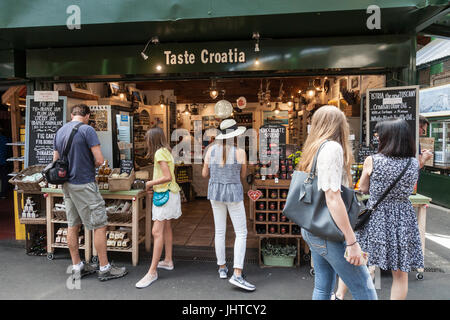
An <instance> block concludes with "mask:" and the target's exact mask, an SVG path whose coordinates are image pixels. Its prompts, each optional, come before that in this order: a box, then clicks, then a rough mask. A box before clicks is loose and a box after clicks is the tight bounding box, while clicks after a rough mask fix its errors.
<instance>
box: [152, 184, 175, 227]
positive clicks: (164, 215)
mask: <svg viewBox="0 0 450 320" xmlns="http://www.w3.org/2000/svg"><path fill="white" fill-rule="evenodd" d="M179 217H181V198H180V193H179V192H177V193H173V192H171V191H170V192H169V200H168V201H167V202H166V203H165V204H164V205H162V206H160V207H157V206H155V205H154V204H153V205H152V220H153V221H155V220H159V221H162V220H170V219H178V218H179Z"/></svg>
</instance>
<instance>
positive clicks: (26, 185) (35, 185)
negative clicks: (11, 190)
mask: <svg viewBox="0 0 450 320" xmlns="http://www.w3.org/2000/svg"><path fill="white" fill-rule="evenodd" d="M44 169H45V166H41V165H34V166H29V167H28V168H26V169H23V170H22V171H21V172H19V173H18V174H17V175H15V176H14V177H12V178H11V179H9V183H11V184H13V185H15V186H16V187H17V189H19V190H23V191H41V186H40V185H39V184H40V183H41V182H42V181H44V176H42V178H41V179H39V180H38V181H35V182H31V181H22V179H23V178H25V177H26V176H31V175H33V174H35V173H41V172H42V170H44Z"/></svg>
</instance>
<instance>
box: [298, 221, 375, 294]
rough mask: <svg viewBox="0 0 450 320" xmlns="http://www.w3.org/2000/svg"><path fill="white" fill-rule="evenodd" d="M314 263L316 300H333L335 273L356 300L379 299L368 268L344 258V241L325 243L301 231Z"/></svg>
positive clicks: (325, 241)
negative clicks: (355, 264)
mask: <svg viewBox="0 0 450 320" xmlns="http://www.w3.org/2000/svg"><path fill="white" fill-rule="evenodd" d="M302 237H303V239H304V240H305V241H306V243H307V244H308V245H309V249H310V250H311V257H312V259H313V263H314V272H315V277H314V292H313V297H312V299H313V300H330V298H331V294H332V292H333V290H334V286H335V284H336V274H337V275H338V276H339V277H340V278H341V279H342V280H343V281H344V283H345V284H346V285H347V287H348V288H349V290H350V292H351V294H352V296H353V299H355V300H377V299H378V298H377V293H376V291H375V286H374V285H373V282H372V279H371V277H370V273H369V270H368V269H367V266H354V265H352V264H350V263H349V262H347V260H346V259H345V257H344V253H345V248H346V247H345V242H334V241H327V240H323V239H322V238H319V237H316V236H314V235H313V234H312V233H310V232H308V231H306V230H304V229H302Z"/></svg>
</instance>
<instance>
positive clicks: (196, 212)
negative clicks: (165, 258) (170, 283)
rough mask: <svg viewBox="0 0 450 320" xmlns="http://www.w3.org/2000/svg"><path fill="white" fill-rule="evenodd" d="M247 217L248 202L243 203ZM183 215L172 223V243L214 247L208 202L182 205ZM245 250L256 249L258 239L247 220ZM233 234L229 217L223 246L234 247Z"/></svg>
mask: <svg viewBox="0 0 450 320" xmlns="http://www.w3.org/2000/svg"><path fill="white" fill-rule="evenodd" d="M244 204H245V208H246V213H247V217H248V216H249V201H248V199H246V200H245V201H244ZM182 212H183V214H182V215H181V217H180V218H179V219H177V220H174V221H172V227H173V243H174V245H180V246H205V247H214V217H213V213H212V209H211V204H210V202H209V200H206V199H196V200H194V201H191V202H187V203H183V204H182ZM247 230H248V234H247V248H258V237H257V236H256V233H255V231H254V230H253V224H252V222H251V221H250V220H249V219H248V218H247ZM234 239H235V234H234V231H233V225H232V223H231V220H230V217H229V216H228V218H227V231H226V238H225V245H226V247H227V248H231V247H233V246H234Z"/></svg>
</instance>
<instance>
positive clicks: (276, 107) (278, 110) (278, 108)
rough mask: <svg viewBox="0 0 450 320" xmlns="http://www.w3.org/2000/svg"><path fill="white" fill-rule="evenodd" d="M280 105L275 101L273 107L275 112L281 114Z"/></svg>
mask: <svg viewBox="0 0 450 320" xmlns="http://www.w3.org/2000/svg"><path fill="white" fill-rule="evenodd" d="M280 111H281V110H280V107H279V106H278V102H275V109H273V112H275V114H279V113H280Z"/></svg>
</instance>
